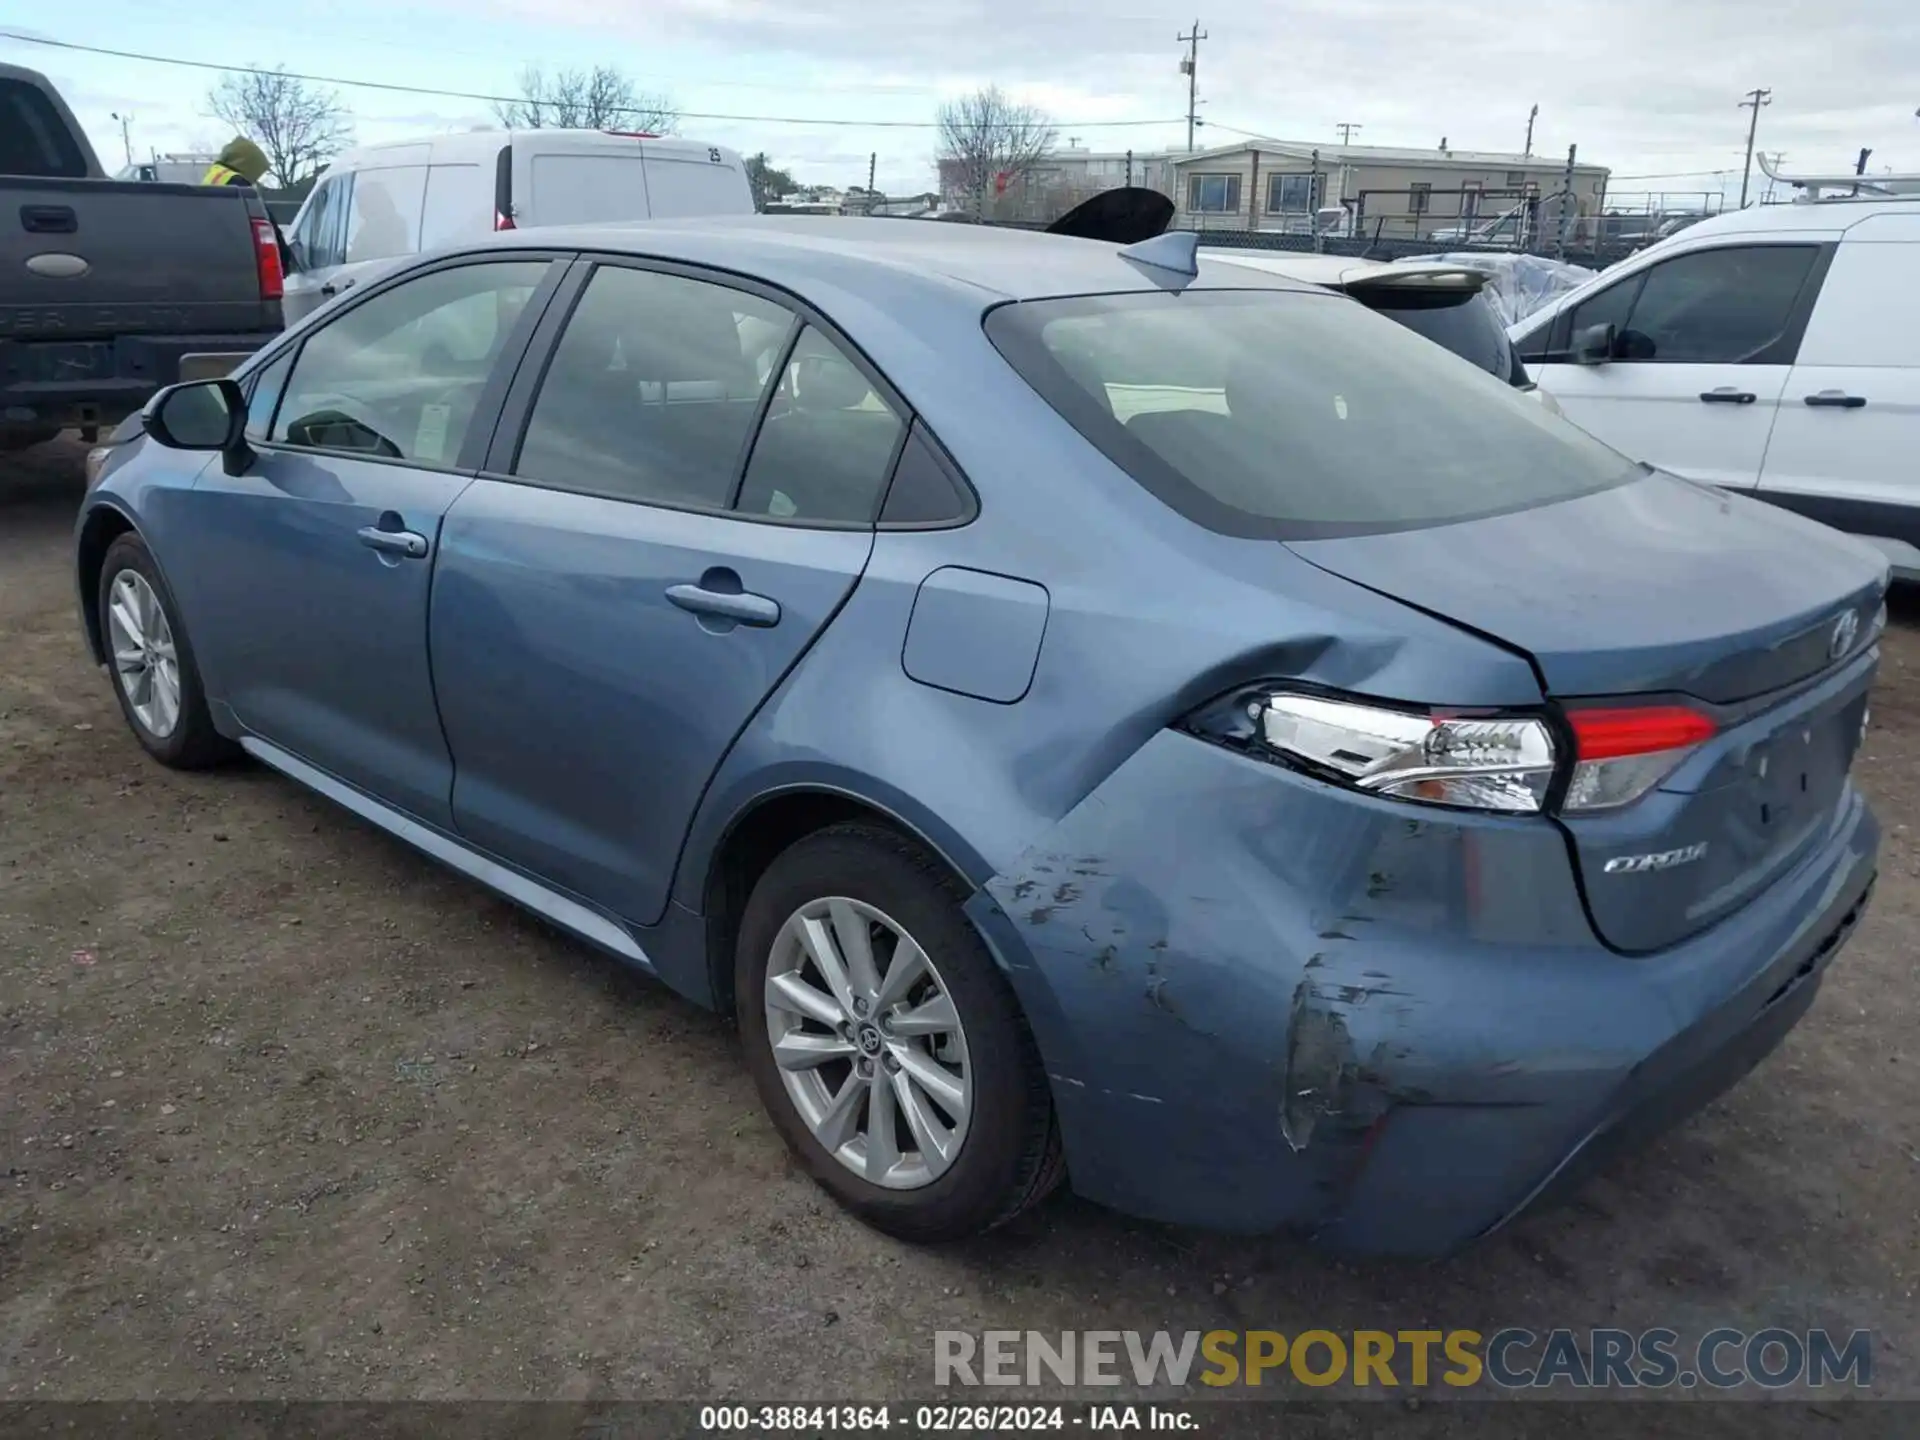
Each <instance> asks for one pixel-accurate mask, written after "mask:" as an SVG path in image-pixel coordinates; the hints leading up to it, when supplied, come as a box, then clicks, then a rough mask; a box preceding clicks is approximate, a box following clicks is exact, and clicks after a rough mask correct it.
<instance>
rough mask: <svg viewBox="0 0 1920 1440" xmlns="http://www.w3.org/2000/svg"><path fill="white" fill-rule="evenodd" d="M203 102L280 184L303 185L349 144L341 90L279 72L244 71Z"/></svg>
mask: <svg viewBox="0 0 1920 1440" xmlns="http://www.w3.org/2000/svg"><path fill="white" fill-rule="evenodd" d="M207 106H208V108H209V109H210V110H212V112H213V113H214V114H215V115H217V116H218V117H219V118H220V119H222V120H224V121H226V122H227V124H229V125H231V126H232V127H233V128H234V129H235V130H237V131H239V133H240V134H242V135H244V136H246V137H247V138H248V139H249V140H251V141H253V143H254V144H256V145H258V146H259V147H260V149H261V150H262V152H264V153H265V155H266V157H267V167H268V170H269V171H270V172H271V173H272V175H273V177H274V179H276V180H278V181H279V182H280V184H281V186H282V187H283V188H286V189H293V188H295V187H297V186H299V185H302V184H304V183H306V182H307V181H309V180H311V179H313V177H314V176H316V175H318V174H319V173H320V171H321V170H322V169H323V168H325V166H326V163H327V162H328V161H329V160H331V159H332V158H333V157H334V156H335V155H338V154H339V153H340V152H341V151H342V150H344V149H346V148H347V146H349V145H351V144H352V143H353V116H352V114H351V112H349V111H348V109H347V106H346V102H345V101H343V100H342V99H341V98H340V95H339V92H337V91H334V90H328V89H324V88H322V87H320V86H317V85H312V84H309V83H308V82H307V81H305V80H302V79H300V78H299V77H297V76H293V75H289V74H287V73H286V70H285V67H282V68H281V69H279V70H257V69H256V70H242V71H239V72H236V73H234V74H231V75H228V76H227V77H226V78H225V79H223V80H221V82H220V83H219V84H218V85H216V86H214V87H213V89H211V90H210V91H208V92H207Z"/></svg>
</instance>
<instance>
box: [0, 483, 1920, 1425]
mask: <svg viewBox="0 0 1920 1440" xmlns="http://www.w3.org/2000/svg"><path fill="white" fill-rule="evenodd" d="M78 472H79V451H78V449H77V448H75V447H72V446H53V447H46V448H43V449H42V450H40V451H36V452H31V453H30V455H29V456H27V457H24V458H22V457H15V458H14V459H13V460H12V461H8V462H0V641H3V642H4V649H3V650H0V654H3V655H4V657H5V658H4V663H0V1165H3V1166H4V1175H0V1399H16V1400H17V1399H26V1398H35V1399H41V1400H48V1399H83V1398H125V1397H149V1398H155V1397H157V1398H215V1397H227V1396H240V1397H261V1398H285V1399H308V1398H336V1399H354V1398H359V1399H387V1398H441V1397H446V1398H451V1397H500V1398H508V1397H563V1398H569V1397H570V1398H605V1397H641V1398H644V1397H675V1398H700V1399H706V1398H715V1397H728V1396H731V1397H740V1398H747V1399H753V1400H769V1399H772V1400H778V1399H783V1398H794V1397H811V1398H814V1399H829V1400H832V1399H839V1400H853V1399H868V1400H872V1399H881V1398H901V1397H907V1396H921V1397H925V1396H927V1395H928V1394H930V1393H931V1384H932V1353H933V1345H932V1334H933V1332H934V1331H935V1330H938V1329H968V1330H976V1331H977V1330H981V1329H988V1328H1003V1329H1033V1330H1040V1331H1045V1332H1056V1331H1059V1330H1063V1329H1093V1328H1101V1329H1113V1330H1127V1329H1141V1330H1152V1329H1158V1328H1168V1329H1173V1330H1186V1329H1202V1330H1206V1329H1215V1328H1225V1329H1248V1328H1272V1329H1277V1330H1282V1331H1286V1332H1297V1331H1299V1330H1303V1329H1307V1328H1313V1327H1320V1328H1328V1329H1333V1330H1336V1331H1338V1330H1343V1329H1352V1328H1373V1327H1378V1328H1384V1329H1389V1330H1392V1329H1401V1328H1422V1327H1431V1328H1456V1327H1470V1328H1473V1329H1477V1330H1480V1331H1482V1332H1491V1331H1493V1330H1495V1329H1497V1328H1499V1327H1501V1326H1503V1325H1510V1324H1525V1325H1530V1326H1533V1327H1535V1328H1537V1329H1545V1328H1548V1327H1551V1326H1556V1325H1567V1326H1574V1327H1579V1328H1585V1327H1589V1326H1607V1325H1612V1326H1622V1327H1625V1328H1629V1329H1636V1330H1637V1329H1640V1328H1643V1327H1646V1326H1652V1325H1667V1326H1672V1327H1673V1328H1675V1329H1678V1330H1681V1331H1682V1332H1683V1333H1693V1334H1697V1333H1698V1332H1701V1331H1704V1330H1706V1329H1708V1328H1711V1327H1713V1326H1717V1325H1729V1326H1735V1327H1738V1328H1741V1329H1744V1330H1749V1331H1751V1330H1757V1329H1760V1328H1762V1327H1764V1326H1767V1325H1774V1324H1778V1325H1785V1326H1788V1327H1790V1328H1795V1329H1804V1328H1806V1327H1808V1326H1813V1325H1826V1326H1829V1327H1833V1328H1836V1329H1838V1330H1839V1331H1840V1332H1842V1333H1843V1334H1844V1333H1845V1332H1847V1331H1850V1330H1852V1329H1855V1328H1861V1327H1866V1328H1871V1329H1872V1330H1873V1331H1874V1332H1875V1348H1874V1383H1873V1391H1874V1392H1875V1393H1876V1394H1879V1395H1888V1396H1904V1397H1909V1398H1913V1399H1920V1302H1917V1301H1916V1299H1915V1289H1916V1285H1917V1284H1920V1107H1917V1106H1916V1101H1917V1100H1920V1041H1916V1039H1915V1026H1916V1021H1920V1005H1916V1000H1915V992H1916V988H1917V981H1920V977H1917V976H1916V971H1915V965H1914V955H1915V950H1916V947H1915V945H1914V943H1913V940H1912V937H1913V935H1914V933H1915V928H1914V927H1915V918H1916V911H1920V849H1917V848H1916V837H1915V835H1913V834H1912V833H1910V832H1909V829H1908V822H1910V821H1911V820H1913V818H1914V817H1915V816H1916V814H1920V806H1917V805H1916V799H1917V797H1920V597H1913V596H1908V597H1902V598H1901V599H1899V600H1897V601H1896V609H1897V612H1898V613H1897V615H1896V622H1897V623H1896V628H1895V630H1894V633H1893V634H1892V635H1891V636H1890V637H1889V639H1888V642H1887V645H1886V661H1885V667H1884V670H1883V672H1882V678H1881V682H1880V688H1879V691H1878V693H1877V694H1876V697H1875V701H1874V706H1873V728H1872V733H1871V735H1870V737H1869V740H1868V743H1867V747H1866V754H1865V758H1864V759H1863V760H1862V762H1861V764H1860V768H1859V774H1860V780H1861V783H1862V784H1863V786H1864V787H1865V789H1866V790H1867V792H1868V794H1869V795H1870V796H1871V798H1872V799H1873V801H1874V802H1875V804H1876V806H1877V808H1878V810H1879V813H1880V815H1881V817H1882V819H1883V820H1884V822H1885V824H1886V830H1887V844H1886V848H1885V851H1884V855H1883V860H1882V865H1883V869H1882V882H1881V885H1880V888H1879V892H1878V895H1877V898H1876V900H1875V902H1874V908H1873V910H1872V913H1871V914H1870V916H1869V918H1868V920H1867V921H1866V923H1865V925H1864V926H1863V928H1862V929H1861V930H1860V932H1859V934H1858V936H1857V938H1856V939H1855V940H1854V941H1853V943H1852V945H1851V947H1850V948H1849V950H1848V951H1847V952H1846V954H1845V955H1844V956H1843V958H1842V960H1841V961H1840V963H1839V964H1838V966H1837V968H1836V969H1835V971H1834V973H1833V976H1832V979H1831V982H1830V983H1829V984H1828V985H1827V987H1826V989H1825V991H1824V993H1823V994H1822V995H1821V997H1820V999H1819V1001H1818V1004H1817V1005H1816V1007H1815V1008H1814V1010H1813V1012H1812V1013H1811V1015H1810V1017H1809V1018H1808V1020H1807V1021H1806V1022H1805V1023H1804V1024H1803V1025H1802V1026H1801V1027H1800V1028H1799V1029H1798V1030H1797V1031H1796V1032H1795V1033H1794V1034H1793V1035H1792V1036H1791V1037H1790V1038H1789V1039H1788V1041H1787V1043H1786V1044H1785V1046H1784V1047H1783V1048H1782V1049H1781V1050H1780V1051H1779V1052H1777V1053H1776V1054H1775V1055H1774V1056H1773V1057H1772V1058H1771V1059H1770V1060H1769V1061H1768V1062H1767V1063H1766V1064H1765V1065H1763V1066H1762V1067H1761V1068H1760V1069H1759V1070H1758V1071H1757V1072H1756V1073H1755V1074H1754V1075H1753V1076H1751V1077H1749V1078H1748V1079H1747V1080H1746V1081H1745V1082H1743V1083H1742V1084H1741V1085H1740V1086H1739V1087H1738V1088H1737V1089H1735V1090H1734V1091H1733V1092H1732V1093H1731V1094H1730V1095H1729V1096H1728V1097H1726V1098H1725V1099H1723V1100H1722V1101H1721V1102H1719V1103H1718V1104H1716V1105H1714V1106H1713V1107H1712V1108H1711V1109H1710V1110H1708V1111H1707V1112H1705V1113H1704V1114H1703V1115H1701V1116H1700V1117H1698V1118H1696V1119H1695V1120H1694V1121H1693V1122H1691V1123H1689V1124H1688V1125H1686V1126H1684V1127H1682V1128H1681V1129H1680V1130H1678V1131H1677V1132H1675V1133H1673V1134H1671V1135H1670V1136H1669V1137H1668V1138H1666V1139H1664V1140H1663V1141H1661V1142H1660V1143H1658V1144H1657V1145H1656V1146H1655V1147H1654V1148H1652V1149H1651V1150H1649V1151H1647V1152H1645V1153H1642V1154H1638V1155H1634V1156H1631V1157H1628V1158H1627V1159H1626V1160H1624V1161H1623V1162H1621V1163H1619V1164H1618V1165H1617V1166H1615V1168H1613V1169H1612V1170H1611V1171H1610V1172H1608V1173H1607V1174H1605V1175H1604V1176H1603V1177H1601V1178H1600V1179H1599V1180H1597V1181H1595V1182H1594V1183H1592V1184H1591V1185H1589V1186H1588V1188H1587V1189H1586V1190H1585V1191H1584V1192H1583V1193H1582V1194H1581V1195H1580V1196H1579V1197H1578V1198H1577V1200H1576V1201H1574V1202H1573V1203H1572V1204H1571V1205H1569V1206H1567V1207H1564V1208H1561V1209H1559V1210H1556V1211H1553V1212H1551V1213H1545V1214H1539V1215H1534V1216H1531V1217H1528V1218H1526V1219H1524V1220H1523V1221H1522V1222H1521V1223H1519V1224H1518V1225H1517V1226H1516V1227H1514V1228H1512V1229H1511V1230H1510V1231H1508V1232H1506V1233H1503V1234H1501V1235H1499V1236H1497V1237H1495V1238H1493V1239H1492V1240H1490V1241H1488V1242H1487V1243H1485V1244H1484V1245H1483V1246H1481V1247H1480V1248H1479V1249H1477V1250H1475V1251H1473V1252H1470V1253H1468V1254H1466V1255H1464V1256H1461V1257H1458V1258H1456V1259H1454V1260H1451V1261H1448V1262H1446V1263H1444V1264H1440V1265H1435V1266H1413V1265H1380V1266H1373V1267H1364V1268H1353V1267H1349V1266H1342V1265H1338V1264H1335V1263H1334V1262H1332V1261H1330V1260H1327V1259H1324V1258H1321V1257H1320V1256H1318V1255H1316V1254H1314V1253H1312V1252H1311V1251H1309V1250H1307V1249H1305V1248H1303V1247H1302V1246H1300V1245H1299V1244H1297V1243H1294V1242H1291V1241H1288V1240H1284V1239H1266V1240H1249V1239H1242V1238H1230V1237H1221V1236H1216V1235H1209V1234H1199V1233H1189V1232H1185V1231H1174V1230H1169V1229H1166V1228H1163V1227H1158V1226H1153V1225H1146V1224H1140V1223H1136V1222H1133V1221H1129V1220H1126V1219H1123V1218H1121V1217H1118V1216H1115V1215H1112V1214H1109V1213H1106V1212H1103V1211H1101V1210H1098V1209H1096V1208H1095V1207H1093V1206H1091V1205H1089V1204H1086V1203H1084V1202H1081V1201H1078V1200H1076V1199H1074V1198H1072V1197H1071V1196H1067V1195H1061V1196H1057V1197H1056V1198H1055V1199H1053V1200H1052V1201H1050V1202H1049V1203H1048V1204H1046V1205H1045V1206H1043V1207H1042V1208H1041V1209H1040V1210H1039V1211H1038V1212H1036V1213H1034V1214H1032V1215H1030V1216H1028V1217H1026V1218H1025V1219H1024V1220H1023V1221H1021V1222H1019V1223H1018V1224H1017V1225H1016V1226H1015V1227H1013V1228H1011V1229H1010V1230H1008V1231H1006V1232H1003V1233H1000V1234H997V1235H994V1236H992V1237H989V1238H987V1239H983V1240H981V1241H978V1242H975V1243H972V1244H968V1245H965V1246H961V1247H958V1248H954V1249H946V1250H938V1251H928V1250H915V1249H912V1248H909V1247H906V1246H903V1245H900V1244H897V1243H895V1242H893V1241H891V1240H887V1239H884V1238H882V1237H879V1236H877V1235H875V1234H873V1233H871V1232H870V1231H867V1230H865V1229H864V1228H862V1227H861V1226H859V1225H858V1224H856V1223H854V1222H853V1221H851V1220H849V1219H847V1218H845V1217H844V1216H842V1215H841V1214H840V1213H839V1212H838V1211H837V1210H835V1209H834V1208H832V1207H831V1205H829V1204H828V1203H826V1202H825V1201H823V1199H822V1198H821V1196H820V1195H819V1194H818V1193H817V1192H816V1190H815V1188H814V1187H813V1185H812V1184H811V1183H810V1182H809V1181H808V1180H806V1179H805V1178H804V1177H803V1176H802V1175H801V1174H799V1173H798V1172H797V1171H796V1170H795V1169H794V1167H792V1166H791V1165H789V1164H788V1162H787V1160H786V1157H785V1155H784V1153H783V1151H782V1149H781V1147H780V1144H779V1142H778V1140H777V1138H776V1137H775V1135H774V1132H773V1130H772V1128H771V1127H770V1125H769V1124H768V1123H767V1122H766V1120H764V1119H763V1118H762V1114H761V1110H760V1106H759V1103H758V1101H757V1099H756V1097H755V1095H754V1093H753V1089H752V1086H751V1085H750V1083H749V1082H748V1080H747V1077H746V1075H745V1073H744V1071H743V1069H742V1067H741V1064H740V1061H739V1057H738V1055H737V1053H736V1042H735V1039H734V1036H733V1033H732V1030H731V1027H730V1025H728V1024H727V1023H725V1022H722V1021H721V1020H719V1019H716V1018H714V1017H712V1016H709V1015H707V1014H705V1013H703V1012H701V1011H699V1010H696V1009H695V1008H693V1007H692V1006H690V1005H687V1004H684V1003H682V1002H681V1001H680V1000H678V999H677V998H675V997H674V996H672V995H671V994H669V993H668V992H667V991H665V990H664V989H663V988H661V987H659V986H657V985H654V984H651V983H649V982H647V981H645V980H643V979H639V978H636V977H634V976H632V975H630V974H628V973H627V972H625V971H623V970H622V969H620V967H618V966H617V965H616V964H614V963H612V962H610V961H606V960H603V959H601V958H600V957H598V956H597V955H596V954H594V953H591V952H589V951H587V950H586V949H584V948H583V947H581V946H579V945H576V944H574V943H572V942H570V941H568V940H566V939H564V938H562V937H560V936H558V935H556V934H555V933H553V932H551V931H549V930H547V929H545V928H543V927H542V926H541V925H540V924H538V923H537V922H535V921H533V920H530V919H528V918H526V917H524V916H523V915H521V914H520V913H519V912H517V911H516V910H514V909H512V908H510V907H508V906H507V905H505V904H503V903H501V902H499V901H496V900H494V899H492V898H490V897H489V896H488V895H486V894H484V893H482V892H481V891H480V890H478V889H476V888H474V887H473V886H471V885H469V884H468V883H466V882H465V881H463V880H461V879H458V878H456V877H454V876H453V875H451V874H449V873H447V872H445V871H443V870H440V869H438V868H436V867H435V866H434V865H433V864H431V863H429V862H428V861H426V860H424V859H421V858H419V857H417V856H416V855H415V854H413V853H412V852H411V851H409V850H407V849H405V848H403V847H402V846H400V845H399V844H398V843H396V842H393V841H391V840H389V839H387V838H386V837H385V836H383V835H381V834H379V833H376V832H375V831H373V830H371V829H370V828H368V827H366V826H364V825H362V824H360V823H358V822H356V821H354V820H352V819H350V818H349V817H348V816H346V815H345V814H344V813H342V812H340V811H337V810H335V809H333V808H331V807H330V806H329V805H327V804H326V803H325V802H323V801H321V800H319V799H317V798H314V797H311V796H309V795H307V794H305V793H304V792H302V791H300V790H299V789H297V788H295V787H294V786H293V785H292V784H291V783H290V782H287V781H285V780H282V779H280V778H278V777H276V776H274V775H272V774H270V773H267V772H266V771H264V770H260V769H249V768H244V767H243V768H239V769H235V770H232V771H230V772H225V773H221V774H217V775H212V776H181V775H175V774H172V773H170V772H168V771H166V770H163V769H161V768H160V767H159V766H157V765H155V764H153V763H151V762H150V761H148V760H147V759H146V758H145V757H144V756H143V754H142V752H141V751H140V750H139V748H138V747H137V746H136V745H135V743H134V741H133V739H132V738H131V736H129V734H128V733H127V732H126V730H125V728H124V725H123V724H122V721H121V719H120V716H119V714H118V712H117V710H116V709H115V707H114V703H113V700H112V697H111V694H110V692H109V689H108V682H107V681H106V679H105V678H104V677H103V676H102V675H100V674H99V673H98V672H96V671H95V670H93V669H92V668H91V667H90V666H89V665H88V663H87V661H86V658H85V656H84V653H83V650H82V645H81V641H80V636H79V630H78V626H77V622H76V618H75V613H74V599H73V594H72V589H71V582H70V579H69V568H68V567H69V560H68V532H69V527H70V523H71V519H72V516H73V512H74V507H75V504H76V501H77V498H78V494H79V488H80V481H79V473H78ZM1435 1389H1436V1392H1437V1391H1439V1389H1440V1387H1435ZM1296 1393H1302V1392H1296ZM995 1398H1006V1397H1005V1395H1004V1393H1003V1394H1002V1395H1000V1396H997V1397H995ZM1438 1398H1444V1397H1438ZM1429 1408H1431V1407H1429ZM1717 1408H1718V1409H1719V1410H1723V1411H1724V1410H1728V1409H1730V1408H1737V1409H1739V1410H1742V1411H1746V1412H1748V1413H1749V1414H1751V1415H1753V1416H1754V1422H1755V1423H1757V1422H1758V1419H1759V1416H1758V1414H1757V1413H1756V1412H1754V1411H1753V1410H1752V1407H1746V1406H1740V1407H1726V1406H1722V1407H1717ZM1776 1408H1777V1407H1776ZM1741 1433H1743V1434H1753V1433H1755V1429H1754V1424H1751V1423H1750V1424H1746V1426H1745V1428H1744V1429H1743V1430H1742V1431H1741Z"/></svg>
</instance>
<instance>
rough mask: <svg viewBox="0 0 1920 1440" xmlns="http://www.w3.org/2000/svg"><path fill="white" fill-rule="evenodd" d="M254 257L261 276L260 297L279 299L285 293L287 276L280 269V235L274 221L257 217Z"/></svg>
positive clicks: (254, 224)
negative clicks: (274, 226)
mask: <svg viewBox="0 0 1920 1440" xmlns="http://www.w3.org/2000/svg"><path fill="white" fill-rule="evenodd" d="M253 258H254V264H255V266H256V267H257V268H258V272H259V276H260V298H261V299H262V300H278V299H279V298H280V297H281V295H282V294H284V293H285V290H286V276H285V275H284V274H282V273H281V270H280V235H279V232H278V231H276V230H275V229H274V228H273V221H271V220H267V219H263V218H260V217H255V219H254V222H253Z"/></svg>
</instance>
